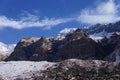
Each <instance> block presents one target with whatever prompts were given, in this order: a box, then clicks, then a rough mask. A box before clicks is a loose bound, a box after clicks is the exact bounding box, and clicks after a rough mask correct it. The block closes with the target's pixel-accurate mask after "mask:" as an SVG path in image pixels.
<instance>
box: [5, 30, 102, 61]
mask: <svg viewBox="0 0 120 80" xmlns="http://www.w3.org/2000/svg"><path fill="white" fill-rule="evenodd" d="M96 47H97V43H96V42H95V41H93V40H92V39H90V38H89V36H88V35H87V34H86V33H85V32H83V31H82V30H81V29H77V30H76V31H74V32H73V33H69V34H68V35H67V36H66V37H65V39H63V40H59V39H58V40H56V39H54V38H49V39H48V38H45V37H41V38H40V39H34V38H24V39H22V40H21V41H20V42H19V43H18V45H17V46H16V48H15V51H14V52H13V53H12V54H11V55H10V57H8V58H7V59H6V60H32V61H43V60H47V61H61V60H65V59H70V58H79V59H96V58H98V59H101V58H100V56H99V55H98V56H96V53H97V52H101V51H99V50H98V48H96ZM97 50H98V51H97Z"/></svg>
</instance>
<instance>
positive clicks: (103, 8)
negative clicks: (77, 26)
mask: <svg viewBox="0 0 120 80" xmlns="http://www.w3.org/2000/svg"><path fill="white" fill-rule="evenodd" d="M118 9H119V5H118V4H116V3H115V2H114V1H113V0H109V1H107V2H102V3H100V4H97V7H95V8H89V9H88V8H87V9H83V10H82V11H81V13H80V16H79V18H78V21H80V22H81V23H87V24H97V23H111V22H116V21H119V20H120V17H119V15H118Z"/></svg>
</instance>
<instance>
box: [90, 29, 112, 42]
mask: <svg viewBox="0 0 120 80" xmlns="http://www.w3.org/2000/svg"><path fill="white" fill-rule="evenodd" d="M112 34H113V33H107V32H106V31H102V32H100V33H94V34H91V35H90V38H92V39H93V40H99V39H103V38H104V37H107V38H109V37H110V36H111V35H112Z"/></svg>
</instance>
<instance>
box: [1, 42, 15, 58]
mask: <svg viewBox="0 0 120 80" xmlns="http://www.w3.org/2000/svg"><path fill="white" fill-rule="evenodd" d="M15 46H16V44H8V45H7V44H4V43H2V42H0V60H2V59H4V58H6V57H7V56H9V55H10V54H11V53H12V52H13V50H14V48H15Z"/></svg>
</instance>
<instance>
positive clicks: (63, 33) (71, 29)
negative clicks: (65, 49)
mask: <svg viewBox="0 0 120 80" xmlns="http://www.w3.org/2000/svg"><path fill="white" fill-rule="evenodd" d="M76 29H77V28H64V29H63V30H61V31H60V32H59V34H58V36H57V38H58V39H64V38H65V36H66V35H67V34H68V33H72V32H74V31H75V30H76Z"/></svg>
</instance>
